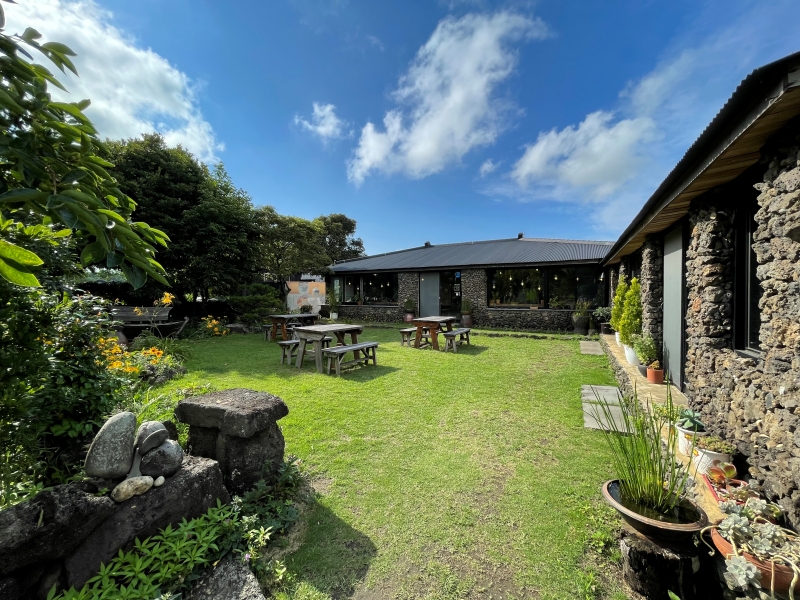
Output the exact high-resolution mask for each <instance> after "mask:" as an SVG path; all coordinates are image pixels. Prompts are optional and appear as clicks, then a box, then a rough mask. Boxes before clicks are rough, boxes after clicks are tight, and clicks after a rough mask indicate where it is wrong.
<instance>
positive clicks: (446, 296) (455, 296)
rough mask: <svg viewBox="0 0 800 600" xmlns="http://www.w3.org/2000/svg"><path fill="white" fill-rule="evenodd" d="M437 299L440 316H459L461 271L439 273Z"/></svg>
mask: <svg viewBox="0 0 800 600" xmlns="http://www.w3.org/2000/svg"><path fill="white" fill-rule="evenodd" d="M439 298H440V302H441V309H440V310H441V314H443V315H445V316H449V315H451V314H453V315H458V314H461V271H442V272H441V273H439Z"/></svg>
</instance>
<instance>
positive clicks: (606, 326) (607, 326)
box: [600, 323, 614, 335]
mask: <svg viewBox="0 0 800 600" xmlns="http://www.w3.org/2000/svg"><path fill="white" fill-rule="evenodd" d="M600 333H602V334H603V335H611V334H612V333H614V329H613V328H612V327H611V323H600Z"/></svg>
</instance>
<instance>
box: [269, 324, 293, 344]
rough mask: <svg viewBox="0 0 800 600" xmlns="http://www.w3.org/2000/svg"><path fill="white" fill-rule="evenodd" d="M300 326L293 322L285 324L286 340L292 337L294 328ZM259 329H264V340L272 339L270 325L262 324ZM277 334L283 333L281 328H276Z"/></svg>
mask: <svg viewBox="0 0 800 600" xmlns="http://www.w3.org/2000/svg"><path fill="white" fill-rule="evenodd" d="M295 327H300V324H299V323H295V324H293V325H287V326H286V335H287V340H286V341H292V340H293V339H294V328H295ZM261 329H262V330H263V331H264V341H265V342H268V341H270V340H271V339H272V325H262V326H261ZM278 334H280V335H283V334H282V331H281V329H280V328H279V329H278Z"/></svg>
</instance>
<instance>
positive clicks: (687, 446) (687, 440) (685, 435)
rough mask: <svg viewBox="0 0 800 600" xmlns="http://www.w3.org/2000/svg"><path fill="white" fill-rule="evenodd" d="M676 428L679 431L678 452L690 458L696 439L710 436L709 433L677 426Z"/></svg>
mask: <svg viewBox="0 0 800 600" xmlns="http://www.w3.org/2000/svg"><path fill="white" fill-rule="evenodd" d="M674 427H675V429H676V430H677V431H678V452H680V453H681V454H683V455H684V456H689V453H690V452H691V451H692V446H693V445H694V438H695V437H701V436H704V435H708V432H707V431H692V430H691V429H684V428H683V427H678V426H677V425H674Z"/></svg>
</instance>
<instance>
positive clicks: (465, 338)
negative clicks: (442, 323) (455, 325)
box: [442, 327, 471, 354]
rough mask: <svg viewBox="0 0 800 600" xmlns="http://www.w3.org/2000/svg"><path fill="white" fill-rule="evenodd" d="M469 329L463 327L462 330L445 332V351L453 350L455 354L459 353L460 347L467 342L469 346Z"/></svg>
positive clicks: (443, 333)
mask: <svg viewBox="0 0 800 600" xmlns="http://www.w3.org/2000/svg"><path fill="white" fill-rule="evenodd" d="M470 331H471V330H470V328H469V327H462V328H461V329H453V331H443V332H442V335H443V336H444V351H445V352H447V350H448V349H450V348H452V349H453V353H454V354H455V353H456V352H457V348H458V346H460V345H461V344H463V343H464V342H466V343H467V344H469V332H470Z"/></svg>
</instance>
